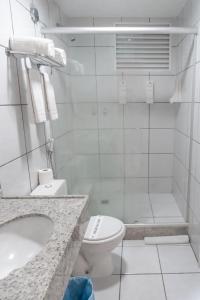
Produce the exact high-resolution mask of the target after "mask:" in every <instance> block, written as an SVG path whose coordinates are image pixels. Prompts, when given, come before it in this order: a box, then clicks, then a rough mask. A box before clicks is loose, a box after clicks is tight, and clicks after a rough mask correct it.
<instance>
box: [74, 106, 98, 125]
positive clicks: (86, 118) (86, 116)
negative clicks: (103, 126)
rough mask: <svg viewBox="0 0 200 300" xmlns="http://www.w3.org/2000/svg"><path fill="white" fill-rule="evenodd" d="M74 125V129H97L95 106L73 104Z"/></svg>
mask: <svg viewBox="0 0 200 300" xmlns="http://www.w3.org/2000/svg"><path fill="white" fill-rule="evenodd" d="M74 125H75V128H76V129H95V128H97V105H96V104H93V103H79V104H75V105H74Z"/></svg>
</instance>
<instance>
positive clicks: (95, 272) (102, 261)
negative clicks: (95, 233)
mask: <svg viewBox="0 0 200 300" xmlns="http://www.w3.org/2000/svg"><path fill="white" fill-rule="evenodd" d="M112 272H113V261H112V255H111V253H109V252H107V253H104V254H103V255H99V253H98V256H97V257H93V259H92V261H91V257H90V268H89V275H90V276H91V277H93V278H98V277H106V276H110V275H112Z"/></svg>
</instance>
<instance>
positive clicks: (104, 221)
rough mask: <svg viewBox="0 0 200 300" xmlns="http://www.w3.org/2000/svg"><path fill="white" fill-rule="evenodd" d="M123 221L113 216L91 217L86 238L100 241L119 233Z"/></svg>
mask: <svg viewBox="0 0 200 300" xmlns="http://www.w3.org/2000/svg"><path fill="white" fill-rule="evenodd" d="M122 227H123V223H122V222H121V221H120V220H118V219H116V218H113V217H108V216H94V217H91V218H90V221H89V224H88V227H87V230H86V233H85V236H84V240H90V241H91V240H92V241H99V240H105V239H108V238H111V237H113V236H114V235H116V234H118V233H119V232H120V231H121V230H122Z"/></svg>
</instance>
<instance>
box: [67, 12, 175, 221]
mask: <svg viewBox="0 0 200 300" xmlns="http://www.w3.org/2000/svg"><path fill="white" fill-rule="evenodd" d="M121 22H123V23H126V22H129V23H135V22H140V23H148V22H149V19H142V20H141V19H131V18H129V19H125V18H119V19H112V18H94V19H93V18H91V19H77V18H72V19H68V21H67V23H66V25H71V26H101V25H104V26H105V25H106V26H113V25H114V24H115V23H121ZM150 22H152V23H158V22H159V23H160V22H164V23H165V22H171V20H156V19H150ZM74 38H75V40H74ZM68 45H69V46H70V48H69V53H70V60H71V65H70V74H71V93H72V101H73V105H74V126H75V132H74V137H75V151H76V154H77V157H76V167H77V172H78V174H77V175H78V176H77V178H76V181H75V187H74V190H75V191H76V190H77V189H78V190H79V191H80V188H79V186H81V189H82V190H81V191H82V192H87V188H88V186H89V187H90V186H91V185H90V184H92V183H94V203H93V204H94V206H95V207H96V209H98V212H100V213H105V214H106V213H107V214H111V215H113V216H116V217H119V218H123V214H124V213H125V220H126V222H133V221H135V220H137V219H138V218H142V217H150V216H151V215H150V208H149V203H148V201H147V200H146V195H145V194H146V193H148V192H151V193H170V192H172V176H173V174H172V173H173V144H174V126H175V114H176V106H175V105H173V104H170V103H169V98H170V97H171V96H172V94H173V92H174V87H175V76H174V75H175V74H176V68H175V63H174V58H175V57H174V49H175V48H174V47H172V70H171V71H170V72H151V73H149V72H147V71H133V72H129V73H124V78H125V80H126V82H127V99H128V100H127V104H125V105H122V104H119V99H118V95H119V91H118V86H119V81H120V80H121V79H122V74H121V73H117V72H116V70H115V36H114V35H106V36H105V35H98V36H97V35H95V36H94V35H87V36H85V35H84V36H79V35H77V36H71V37H69V40H68ZM77 62H78V63H79V64H81V65H82V67H81V68H78V66H77ZM149 78H150V79H151V80H153V82H154V85H155V103H154V104H152V105H148V104H146V102H145V84H146V82H147V80H148V79H149ZM77 185H78V187H77ZM85 187H86V190H84V188H85ZM102 200H103V202H104V203H102ZM107 200H108V201H109V202H108V201H107ZM105 202H106V203H105ZM130 207H131V212H132V213H131V216H130V219H129V218H128V216H127V214H130V213H129V212H130ZM96 212H97V210H96ZM126 216H127V218H126Z"/></svg>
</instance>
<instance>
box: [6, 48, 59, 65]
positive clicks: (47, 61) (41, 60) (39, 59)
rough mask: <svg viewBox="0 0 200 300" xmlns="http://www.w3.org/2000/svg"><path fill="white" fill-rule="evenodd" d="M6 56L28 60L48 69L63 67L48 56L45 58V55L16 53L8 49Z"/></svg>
mask: <svg viewBox="0 0 200 300" xmlns="http://www.w3.org/2000/svg"><path fill="white" fill-rule="evenodd" d="M6 54H7V55H8V56H9V55H13V56H14V57H16V58H27V57H28V58H30V60H31V62H32V63H33V64H35V65H39V66H49V67H54V68H55V67H57V68H60V67H64V65H63V64H61V63H59V62H58V61H56V60H55V59H53V58H51V57H49V56H45V55H40V54H36V53H24V52H16V51H12V50H10V49H8V48H7V49H6Z"/></svg>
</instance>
